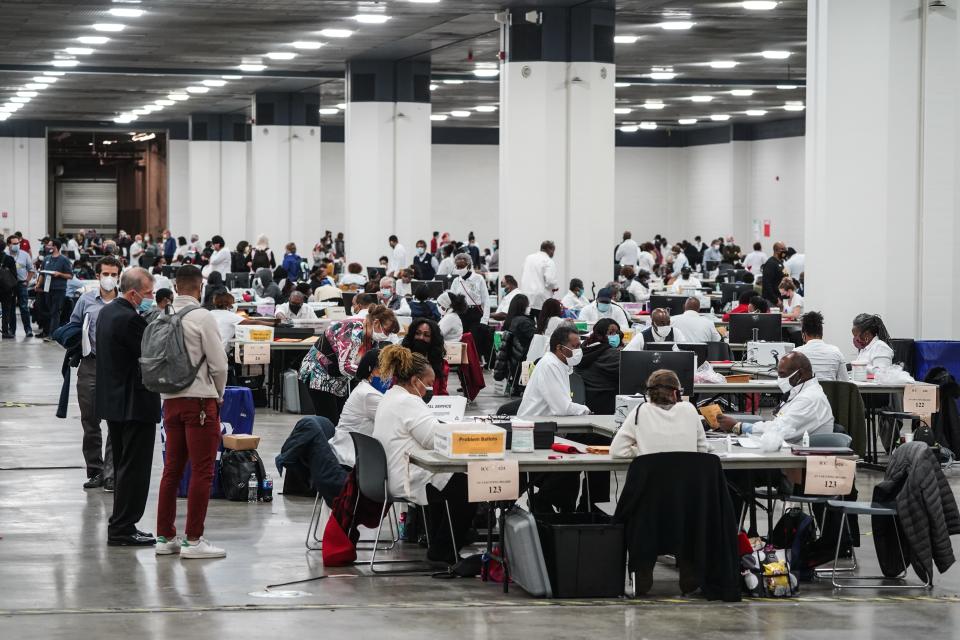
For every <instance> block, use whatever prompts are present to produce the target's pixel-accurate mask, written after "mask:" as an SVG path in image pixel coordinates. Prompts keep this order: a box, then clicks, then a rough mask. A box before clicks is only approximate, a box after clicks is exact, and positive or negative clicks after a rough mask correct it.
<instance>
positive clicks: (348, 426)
mask: <svg viewBox="0 0 960 640" xmlns="http://www.w3.org/2000/svg"><path fill="white" fill-rule="evenodd" d="M379 359H380V350H379V349H373V350H371V351H367V352H366V353H365V354H363V357H362V358H360V364H359V365H357V386H355V387H354V388H353V391H351V392H350V396H349V397H348V398H347V402H346V403H345V404H344V405H343V411H342V412H340V422H338V423H337V430H336V432H335V433H334V434H333V437H332V438H330V441H329V443H330V448H331V449H333V453H334V455H335V456H337V462H339V463H340V464H341V465H343V466H345V467H353V466H354V465H355V464H356V463H357V462H356V459H357V453H356V450H355V449H354V447H353V438H352V437H351V436H350V434H351V433H352V432H356V433H362V434H363V435H365V436H371V437H372V436H373V424H374V419H375V418H376V415H377V409H378V408H379V407H380V401H381V400H383V394H385V393H386V392H387V391H388V390H389V389H390V387H391V385H392V381H391V380H390V379H389V378H387V377H385V376H382V375H380V367H379Z"/></svg>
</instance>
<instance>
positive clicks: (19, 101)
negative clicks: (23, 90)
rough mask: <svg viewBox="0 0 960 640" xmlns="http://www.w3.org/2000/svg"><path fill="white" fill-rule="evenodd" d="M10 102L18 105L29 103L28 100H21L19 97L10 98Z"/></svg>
mask: <svg viewBox="0 0 960 640" xmlns="http://www.w3.org/2000/svg"><path fill="white" fill-rule="evenodd" d="M10 102H18V103H20V104H27V103H28V102H30V98H23V97H20V96H14V97H12V98H10Z"/></svg>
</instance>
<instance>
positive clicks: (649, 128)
mask: <svg viewBox="0 0 960 640" xmlns="http://www.w3.org/2000/svg"><path fill="white" fill-rule="evenodd" d="M640 128H641V129H646V130H647V131H653V130H654V129H656V128H657V123H656V122H641V123H640Z"/></svg>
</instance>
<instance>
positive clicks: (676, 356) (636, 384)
mask: <svg viewBox="0 0 960 640" xmlns="http://www.w3.org/2000/svg"><path fill="white" fill-rule="evenodd" d="M694 358H695V356H694V354H692V353H691V352H689V351H623V352H622V353H621V354H620V393H621V394H623V395H629V394H634V393H646V391H647V378H649V377H650V374H651V373H653V372H654V371H656V370H658V369H668V370H670V371H673V372H674V373H676V374H677V377H678V378H680V385H681V386H682V387H683V395H686V396H689V395H691V394H692V393H693V372H694V370H695V369H696V366H695V365H694Z"/></svg>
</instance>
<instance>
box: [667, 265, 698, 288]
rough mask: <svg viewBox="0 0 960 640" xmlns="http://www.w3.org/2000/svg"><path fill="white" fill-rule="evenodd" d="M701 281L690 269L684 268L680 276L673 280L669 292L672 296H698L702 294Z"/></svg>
mask: <svg viewBox="0 0 960 640" xmlns="http://www.w3.org/2000/svg"><path fill="white" fill-rule="evenodd" d="M701 286H702V285H701V283H700V280H698V279H697V278H696V277H695V276H694V275H693V274H692V272H691V270H690V267H684V268H683V269H681V270H680V276H679V277H677V278H674V279H673V282H671V283H670V287H669V292H670V293H672V294H678V293H679V294H684V293H685V294H687V295H697V294H699V293H700V287H701Z"/></svg>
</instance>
